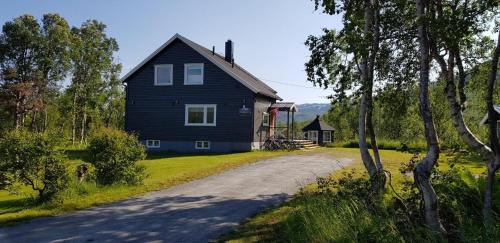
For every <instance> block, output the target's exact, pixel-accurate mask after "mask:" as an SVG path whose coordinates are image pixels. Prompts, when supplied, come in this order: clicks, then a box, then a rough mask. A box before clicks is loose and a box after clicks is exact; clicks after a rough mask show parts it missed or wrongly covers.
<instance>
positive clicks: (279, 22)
mask: <svg viewBox="0 0 500 243" xmlns="http://www.w3.org/2000/svg"><path fill="white" fill-rule="evenodd" d="M49 12H56V13H59V14H61V15H62V16H63V17H64V18H66V20H68V22H69V23H70V25H72V26H79V25H80V24H81V23H82V22H83V21H85V20H87V19H97V20H99V21H102V22H104V23H105V24H106V25H107V26H108V29H107V31H108V34H109V35H110V36H112V37H114V38H116V40H117V41H118V44H119V45H120V50H119V52H118V53H117V55H116V57H117V58H118V60H119V62H121V63H122V64H123V70H122V75H124V74H125V73H126V72H127V71H129V70H131V69H132V68H133V67H134V66H135V65H137V64H138V63H140V62H141V61H142V60H143V59H144V58H145V57H147V56H148V55H149V54H150V53H151V52H153V51H154V50H155V49H156V48H158V47H159V46H160V45H162V44H163V43H164V42H165V41H167V40H168V39H169V38H170V37H172V36H173V35H174V34H175V33H179V34H181V35H183V36H185V37H187V38H189V39H191V40H192V41H195V42H197V43H199V44H201V45H203V46H205V47H207V48H211V47H212V46H213V45H215V46H216V51H217V52H221V53H222V52H223V50H224V42H225V41H226V40H227V39H231V40H233V41H234V43H235V47H234V49H235V53H234V56H235V61H236V62H237V63H238V64H240V65H241V66H243V67H245V68H246V69H247V70H249V71H250V72H251V73H253V74H254V75H256V76H257V77H259V78H261V79H262V80H264V81H266V83H267V84H269V85H270V86H271V87H273V88H274V89H276V90H277V91H278V94H279V95H280V96H281V97H282V98H284V100H286V101H295V102H297V103H312V102H321V103H327V102H329V101H328V99H326V96H327V95H329V94H330V91H328V90H326V91H325V90H322V89H321V88H318V87H313V86H312V84H310V83H309V82H307V81H306V74H305V72H304V63H305V62H306V61H307V59H308V55H309V52H308V50H307V48H306V46H304V44H303V43H304V41H305V39H306V38H307V36H308V35H310V34H315V35H317V34H320V33H321V28H324V27H327V28H338V27H339V26H340V18H339V17H337V16H328V15H325V14H322V13H321V12H318V11H316V12H315V11H314V4H313V2H312V1H309V0H253V1H237V0H232V1H230V0H211V1H208V0H198V1H194V0H183V1H180V0H178V1H166V0H165V1H159V0H157V1H139V0H136V1H118V0H109V1H102V0H101V1H94V0H92V1H90V0H86V1H63V0H57V1H56V0H53V1H41V0H32V1H6V2H4V3H3V4H2V7H1V8H0V23H1V24H3V23H4V22H6V21H9V20H12V19H13V18H15V17H17V16H19V15H21V14H25V13H28V14H32V15H34V16H35V17H37V18H41V16H42V15H43V14H44V13H49ZM278 82H279V83H278ZM281 83H285V84H281Z"/></svg>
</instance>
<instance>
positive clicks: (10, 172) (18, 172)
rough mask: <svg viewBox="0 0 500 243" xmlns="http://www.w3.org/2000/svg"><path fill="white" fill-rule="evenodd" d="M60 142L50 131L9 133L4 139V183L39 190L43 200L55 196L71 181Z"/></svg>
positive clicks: (0, 144) (0, 154)
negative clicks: (44, 132)
mask: <svg viewBox="0 0 500 243" xmlns="http://www.w3.org/2000/svg"><path fill="white" fill-rule="evenodd" d="M58 141H59V140H58V139H56V138H54V137H51V136H49V135H48V134H40V133H32V132H28V131H23V130H20V131H12V132H8V133H6V134H5V136H4V137H2V138H1V139H0V175H1V176H0V177H3V180H2V181H3V182H0V184H3V186H7V187H13V186H14V185H15V183H20V184H23V185H27V186H30V187H31V188H32V189H33V190H35V191H38V196H39V198H38V199H39V200H40V201H47V200H50V199H53V198H54V197H55V196H56V195H57V194H58V193H59V192H61V191H63V190H64V189H65V188H66V187H67V182H68V180H69V179H68V174H67V171H66V167H65V165H64V163H63V161H62V159H61V154H60V152H59V151H58V150H57V142H58ZM0 180H1V179H0Z"/></svg>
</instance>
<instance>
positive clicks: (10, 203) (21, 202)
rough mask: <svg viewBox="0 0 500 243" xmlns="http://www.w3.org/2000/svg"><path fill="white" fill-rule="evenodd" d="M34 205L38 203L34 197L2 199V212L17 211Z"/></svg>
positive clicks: (0, 207)
mask: <svg viewBox="0 0 500 243" xmlns="http://www.w3.org/2000/svg"><path fill="white" fill-rule="evenodd" d="M34 205H36V200H35V199H34V198H32V197H23V198H16V199H9V200H2V201H0V214H4V213H16V212H19V211H22V210H24V209H26V208H30V207H33V206H34Z"/></svg>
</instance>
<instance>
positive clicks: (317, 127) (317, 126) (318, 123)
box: [302, 115, 335, 131]
mask: <svg viewBox="0 0 500 243" xmlns="http://www.w3.org/2000/svg"><path fill="white" fill-rule="evenodd" d="M334 130H335V129H333V127H331V126H330V125H328V124H326V123H325V122H324V121H322V120H321V119H319V115H318V116H316V119H314V121H312V122H311V123H309V125H307V126H305V127H304V128H302V131H334Z"/></svg>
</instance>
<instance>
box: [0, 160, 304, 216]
mask: <svg viewBox="0 0 500 243" xmlns="http://www.w3.org/2000/svg"><path fill="white" fill-rule="evenodd" d="M289 153H304V152H300V151H297V152H281V151H280V152H268V151H253V152H244V153H232V154H190V155H179V154H166V153H164V154H153V155H149V156H148V157H147V159H145V160H143V161H140V163H141V164H143V165H145V166H146V173H147V174H148V177H147V178H146V179H145V181H144V184H143V185H139V186H125V185H116V186H106V187H103V186H97V185H96V184H95V183H92V182H87V183H83V184H78V183H76V182H75V178H73V180H72V182H71V185H70V187H69V189H68V190H66V191H65V192H64V193H63V194H62V195H61V197H62V199H63V202H62V203H47V204H41V205H36V204H34V203H33V201H34V200H33V199H32V198H33V196H34V195H35V194H34V192H33V191H32V190H30V189H29V188H22V189H21V190H20V194H18V195H12V194H9V192H7V191H1V190H0V225H8V224H12V223H16V222H20V221H24V220H29V219H32V218H36V217H42V216H54V215H58V214H62V213H66V212H71V211H75V210H78V209H83V208H88V207H92V206H95V205H99V204H105V203H110V202H114V201H118V200H123V199H126V198H129V197H132V196H138V195H141V194H144V193H146V192H150V191H155V190H160V189H165V188H169V187H172V186H175V185H179V184H182V183H185V182H189V181H192V180H196V179H200V178H203V177H206V176H210V175H214V174H217V173H220V172H222V171H225V170H228V169H231V168H235V167H237V166H240V165H243V164H248V163H252V162H256V161H258V160H261V159H265V158H269V157H273V156H278V155H284V154H289ZM66 154H67V156H68V160H67V163H68V168H69V171H70V172H73V171H75V168H76V166H77V165H79V164H80V163H83V161H84V158H85V156H86V153H85V151H81V150H80V151H78V150H75V151H68V152H67V153H66ZM73 177H76V176H73Z"/></svg>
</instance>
